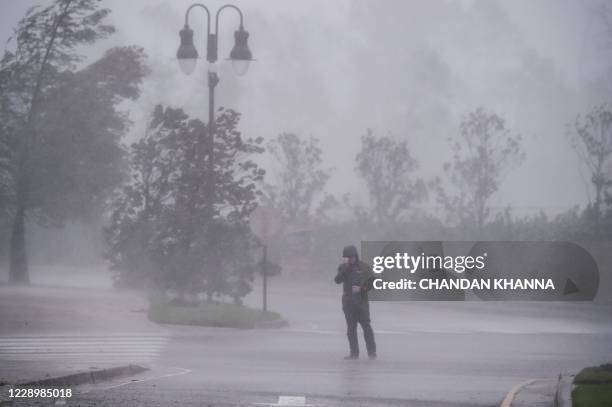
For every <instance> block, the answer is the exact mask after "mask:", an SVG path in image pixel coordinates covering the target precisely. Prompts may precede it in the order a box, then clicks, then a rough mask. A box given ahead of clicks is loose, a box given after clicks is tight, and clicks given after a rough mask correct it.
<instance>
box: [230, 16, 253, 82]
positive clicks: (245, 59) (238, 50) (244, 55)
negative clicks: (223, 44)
mask: <svg viewBox="0 0 612 407" xmlns="http://www.w3.org/2000/svg"><path fill="white" fill-rule="evenodd" d="M234 39H235V43H234V48H232V51H231V52H230V57H229V59H230V60H231V61H232V68H233V69H234V72H235V73H236V75H238V76H242V75H244V74H245V73H246V71H247V70H248V69H249V63H250V62H251V61H252V60H253V54H252V53H251V50H250V49H249V45H248V40H249V32H248V31H246V30H245V29H244V28H243V27H242V26H241V27H240V29H238V30H237V31H235V32H234Z"/></svg>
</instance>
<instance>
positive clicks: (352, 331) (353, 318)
mask: <svg viewBox="0 0 612 407" xmlns="http://www.w3.org/2000/svg"><path fill="white" fill-rule="evenodd" d="M342 303H343V304H342V310H343V311H344V317H345V318H346V336H348V341H349V347H350V351H351V355H352V356H357V355H359V342H358V341H357V323H359V324H360V325H361V329H362V330H363V338H364V339H365V343H366V349H367V350H368V355H376V342H375V341H374V331H373V330H372V325H370V305H369V303H368V301H367V300H366V301H351V300H346V299H344V300H343V301H342Z"/></svg>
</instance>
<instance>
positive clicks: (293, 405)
mask: <svg viewBox="0 0 612 407" xmlns="http://www.w3.org/2000/svg"><path fill="white" fill-rule="evenodd" d="M255 405H257V406H268V407H324V406H325V404H309V403H306V397H305V396H278V401H277V402H276V403H255Z"/></svg>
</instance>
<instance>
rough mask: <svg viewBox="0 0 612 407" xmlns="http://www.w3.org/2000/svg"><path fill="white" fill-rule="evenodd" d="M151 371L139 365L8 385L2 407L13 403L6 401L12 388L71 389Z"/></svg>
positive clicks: (0, 398) (3, 390)
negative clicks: (71, 387)
mask: <svg viewBox="0 0 612 407" xmlns="http://www.w3.org/2000/svg"><path fill="white" fill-rule="evenodd" d="M147 370H149V369H147V368H145V367H142V366H138V365H125V366H118V367H111V368H108V369H100V370H92V371H88V372H79V373H73V374H69V375H65V376H58V377H50V378H48V379H41V380H33V381H29V382H21V383H15V384H8V385H5V386H2V387H0V406H1V405H4V404H5V403H12V402H13V400H12V399H6V398H5V397H6V396H7V392H6V390H8V389H10V388H12V387H25V386H30V387H34V386H35V387H47V386H49V387H70V386H78V385H79V384H85V383H91V384H94V383H97V382H100V381H105V380H110V379H116V378H119V377H125V376H132V375H135V374H138V373H142V372H145V371H147Z"/></svg>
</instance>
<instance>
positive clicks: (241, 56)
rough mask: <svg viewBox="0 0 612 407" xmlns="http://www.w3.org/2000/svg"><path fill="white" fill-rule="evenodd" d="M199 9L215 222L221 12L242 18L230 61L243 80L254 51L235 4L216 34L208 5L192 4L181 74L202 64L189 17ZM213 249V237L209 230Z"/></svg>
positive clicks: (210, 197)
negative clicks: (203, 19)
mask: <svg viewBox="0 0 612 407" xmlns="http://www.w3.org/2000/svg"><path fill="white" fill-rule="evenodd" d="M195 7H200V8H203V9H204V10H205V11H206V29H207V35H206V60H207V61H208V62H209V67H208V136H209V137H208V144H209V159H208V171H207V172H208V176H209V188H210V189H209V191H208V211H209V213H208V217H209V221H210V222H211V223H210V225H211V227H212V222H213V218H214V213H215V212H214V204H215V198H214V196H215V176H214V175H215V173H214V170H215V164H214V148H215V140H214V138H215V131H216V127H215V87H216V86H217V84H218V83H219V76H218V74H217V72H216V70H213V69H211V65H212V64H214V63H215V62H216V61H217V50H218V45H219V15H220V14H221V11H223V10H225V9H233V10H235V11H237V12H238V15H239V16H240V26H239V28H238V30H236V31H235V32H234V41H235V42H234V47H233V48H232V50H231V52H230V55H229V58H228V59H229V60H231V61H232V68H233V70H234V72H235V73H236V75H238V76H242V75H244V74H245V73H246V71H247V70H248V68H249V62H250V61H252V60H253V56H252V54H251V50H250V49H249V46H248V39H249V33H248V31H246V30H245V29H244V25H243V23H244V19H243V16H242V11H241V10H240V9H239V8H238V7H236V6H234V5H233V4H226V5H224V6H221V7H220V8H219V10H217V12H216V14H215V27H214V32H213V31H212V27H211V21H210V20H211V13H210V11H209V9H208V7H206V6H205V5H204V4H199V3H196V4H192V5H191V6H189V8H187V11H186V12H185V26H184V27H183V29H182V30H181V31H180V32H179V36H180V39H181V44H180V46H179V49H178V51H177V52H176V57H177V59H178V62H179V66H180V68H181V70H182V71H183V72H184V73H185V74H186V75H190V74H191V73H192V72H193V71H194V70H195V67H196V64H197V60H198V51H197V49H196V47H195V45H194V42H193V30H192V29H191V28H189V13H190V12H191V10H192V9H194V8H195ZM209 239H210V241H209V245H211V247H212V244H213V242H212V240H213V233H212V231H211V230H209Z"/></svg>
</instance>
